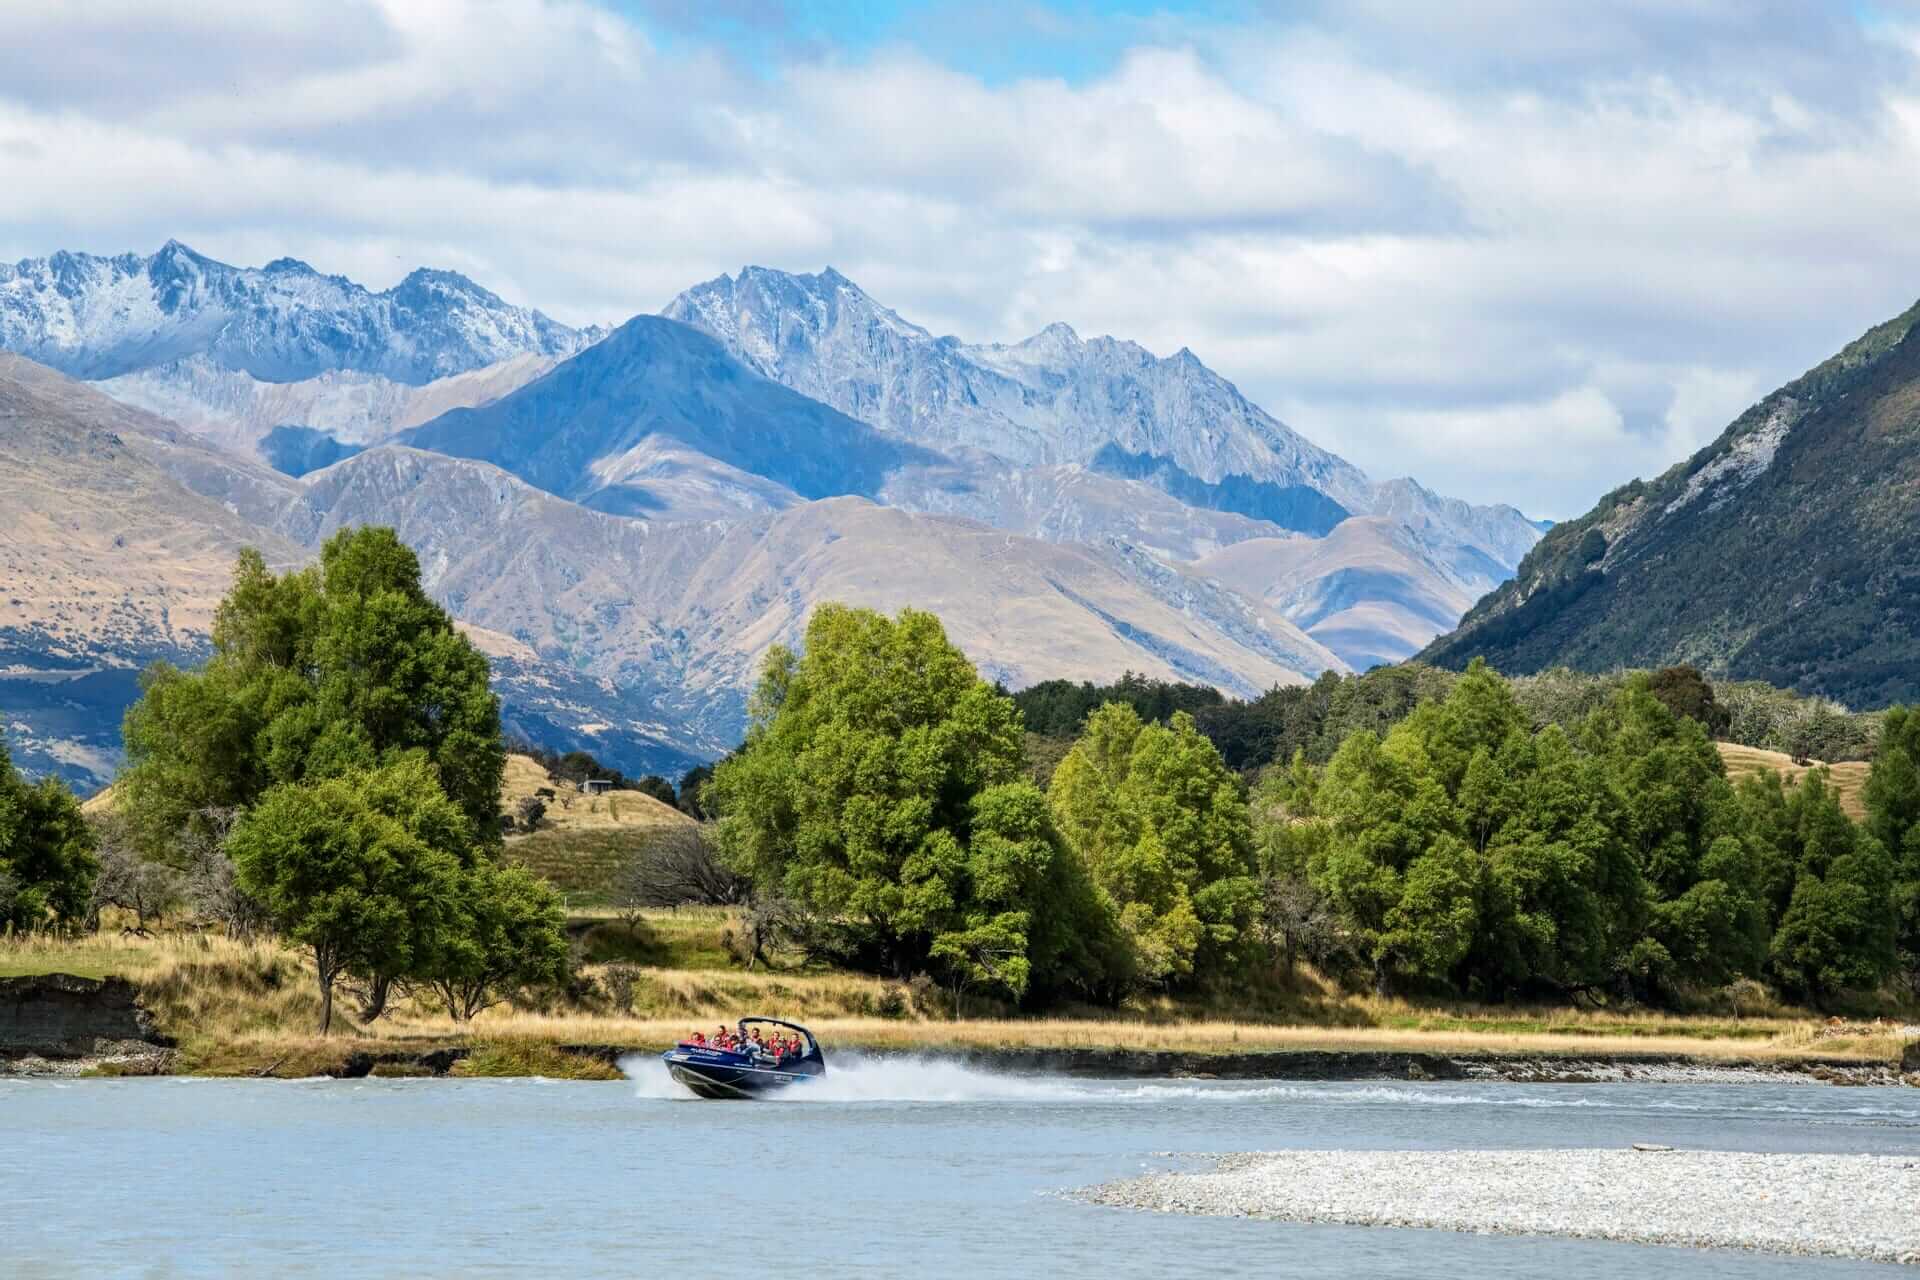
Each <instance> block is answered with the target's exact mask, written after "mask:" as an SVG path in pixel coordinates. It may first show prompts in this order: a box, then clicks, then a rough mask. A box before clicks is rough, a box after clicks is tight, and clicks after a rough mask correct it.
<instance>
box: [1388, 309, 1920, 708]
mask: <svg viewBox="0 0 1920 1280" xmlns="http://www.w3.org/2000/svg"><path fill="white" fill-rule="evenodd" d="M1916 319H1920V307H1915V308H1913V309H1911V310H1909V311H1907V312H1906V313H1905V314H1903V315H1901V316H1899V317H1897V318H1896V319H1893V320H1890V321H1888V322H1887V323H1885V324H1882V325H1880V326H1878V327H1877V328H1875V329H1873V330H1871V331H1869V332H1868V333H1867V334H1866V335H1864V336H1863V337H1861V338H1860V339H1859V340H1858V341H1856V342H1854V343H1852V344H1851V345H1849V346H1848V347H1847V348H1846V349H1845V350H1843V351H1842V352H1840V354H1838V355H1836V356H1834V357H1833V358H1832V359H1830V360H1828V361H1826V362H1825V363H1823V364H1821V365H1820V366H1819V367H1817V368H1815V369H1814V370H1812V371H1811V372H1809V373H1807V374H1806V375H1804V376H1803V377H1801V378H1799V379H1797V380H1795V381H1794V382H1791V383H1789V384H1788V385H1786V386H1785V387H1782V388H1781V389H1780V390H1778V391H1776V392H1774V393H1773V394H1772V395H1770V396H1768V397H1767V398H1766V399H1764V400H1762V401H1761V402H1760V403H1759V404H1757V405H1755V406H1754V407H1753V408H1751V409H1749V410H1748V411H1747V412H1746V413H1744V414H1742V415H1741V416H1740V417H1739V418H1738V419H1737V420H1735V421H1734V423H1733V424H1732V425H1731V426H1729V427H1728V428H1727V430H1726V431H1725V432H1724V433H1723V434H1722V435H1721V436H1720V438H1719V439H1718V440H1716V441H1715V442H1714V443H1713V444H1711V445H1709V446H1708V447H1707V448H1705V449H1703V450H1701V451H1700V452H1699V453H1697V454H1695V455H1694V456H1693V457H1692V458H1691V459H1689V460H1688V461H1686V462H1685V463H1682V464H1680V465H1678V466H1675V467H1674V468H1673V469H1672V470H1670V471H1668V472H1666V473H1665V474H1663V475H1661V476H1660V477H1658V478H1657V479H1654V480H1651V481H1639V480H1636V481H1634V482H1633V483H1632V484H1629V485H1627V486H1625V487H1623V488H1621V489H1618V490H1615V491H1614V492H1613V493H1610V494H1608V495H1607V496H1606V497H1605V498H1603V499H1601V501H1600V503H1599V505H1597V506H1596V507H1595V508H1594V509H1593V510H1592V511H1590V512H1588V513H1587V514H1586V515H1585V516H1582V517H1581V518H1580V519H1578V520H1572V521H1568V522H1567V523H1565V524H1561V525H1558V526H1556V527H1555V528H1554V529H1553V530H1552V531H1551V532H1550V533H1548V535H1547V536H1546V537H1545V538H1544V539H1543V540H1542V541H1541V542H1540V543H1539V545H1538V546H1536V547H1535V548H1534V549H1533V551H1532V552H1530V553H1529V554H1528V555H1527V557H1526V559H1525V560H1524V561H1522V563H1521V565H1520V569H1519V572H1518V574H1517V576H1516V577H1515V578H1514V579H1513V580H1512V581H1510V582H1508V583H1506V584H1504V585H1503V586H1501V587H1499V588H1497V589H1496V590H1494V591H1493V592H1492V593H1491V594H1489V595H1488V596H1486V597H1485V598H1484V599H1482V600H1481V601H1480V602H1479V603H1478V604H1477V605H1475V606H1474V608H1473V610H1472V611H1471V612H1469V613H1468V614H1467V616H1466V618H1465V619H1464V620H1463V621H1462V622H1461V624H1460V626H1459V627H1458V628H1457V629H1456V630H1455V631H1454V632H1453V633H1452V634H1450V635H1447V636H1443V637H1442V638H1441V639H1439V640H1436V641H1435V642H1434V643H1433V644H1432V645H1430V646H1429V647H1428V648H1427V649H1426V651H1425V652H1424V654H1423V655H1422V656H1423V657H1424V658H1426V659H1427V660H1429V661H1432V662H1436V663H1440V664H1442V665H1445V666H1450V667H1456V668H1457V667H1462V666H1464V665H1466V663H1467V662H1468V661H1469V660H1471V659H1472V658H1475V657H1484V658H1486V659H1487V660H1488V661H1489V662H1491V663H1493V664H1494V665H1495V666H1497V667H1499V668H1500V669H1501V670H1503V671H1508V672H1513V673H1522V672H1531V671H1539V670H1542V669H1544V668H1547V667H1552V666H1561V665H1564V666H1572V667H1577V668H1581V669H1583V670H1589V671H1605V670H1609V669H1612V668H1615V667H1620V666H1643V667H1644V666H1658V665H1660V664H1663V663H1675V662H1689V663H1693V664H1695V665H1697V666H1699V667H1700V668H1702V669H1703V670H1705V671H1707V672H1708V673H1709V674H1712V675H1726V676H1731V677H1735V678H1739V679H1754V680H1765V681H1767V682H1769V683H1771V684H1775V685H1779V686H1782V687H1787V688H1793V689H1798V690H1801V691H1803V692H1808V693H1819V694H1824V695H1827V696H1829V697H1833V698H1837V699H1839V700H1841V701H1843V702H1847V703H1849V704H1851V705H1854V706H1868V707H1879V706H1886V705H1888V704H1889V703H1893V702H1896V701H1902V700H1912V699H1913V698H1915V697H1916V696H1920V503H1916V500H1915V499H1916V493H1920V337H1916V336H1915V335H1914V334H1913V328H1914V323H1915V321H1916Z"/></svg>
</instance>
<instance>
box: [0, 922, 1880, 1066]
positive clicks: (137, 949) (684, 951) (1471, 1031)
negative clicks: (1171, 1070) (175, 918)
mask: <svg viewBox="0 0 1920 1280" xmlns="http://www.w3.org/2000/svg"><path fill="white" fill-rule="evenodd" d="M730 926H731V922H730V919H729V917H728V915H727V914H726V913H725V912H722V911H717V910H704V911H688V910H682V911H678V912H667V911H656V912H648V913H646V914H645V916H644V918H643V919H642V920H641V921H640V928H639V929H638V930H637V931H636V932H635V934H634V935H633V936H634V937H635V938H637V939H638V941H636V942H632V943H620V942H618V941H616V940H615V936H616V935H618V934H621V933H623V932H625V931H626V928H627V926H626V925H625V924H624V923H623V922H621V921H619V920H617V919H615V918H613V917H612V916H611V915H609V914H607V913H600V914H588V915H585V916H583V917H581V918H579V919H576V920H575V921H574V922H573V924H572V930H573V932H574V935H575V937H576V938H578V939H582V940H583V945H584V946H585V948H586V950H587V953H588V954H587V962H586V963H585V964H584V965H583V967H582V970H581V973H582V978H583V982H582V983H581V984H580V985H579V986H578V988H577V989H576V990H575V992H573V993H572V994H571V996H570V997H569V998H568V999H565V1000H560V999H555V1000H553V1001H552V1002H550V1003H548V1004H546V1005H544V1006H529V1007H520V1008H514V1007H507V1006H501V1007H497V1008H495V1009H491V1010H488V1011H486V1012H484V1013H482V1014H481V1015H480V1016H479V1017H478V1018H476V1019H475V1020H474V1021H473V1022H472V1023H471V1024H470V1025H467V1026H461V1025H459V1024H456V1023H455V1022H453V1021H452V1020H451V1019H449V1018H448V1017H447V1015H446V1014H445V1012H444V1010H442V1009H440V1008H439V1007H437V1006H436V1005H435V1004H433V1003H432V1002H431V1001H429V1000H427V999H425V998H420V997H410V996H403V997H401V998H400V999H399V1000H397V1001H396V1002H395V1006H394V1007H393V1008H392V1010H391V1011H390V1012H389V1013H388V1014H387V1015H386V1016H385V1017H383V1018H381V1019H380V1020H378V1021H377V1022H375V1023H373V1024H371V1025H369V1026H360V1025H358V1024H356V1023H355V1022H354V1020H353V1019H352V1017H351V1016H350V1015H351V1013H352V1011H353V1009H354V1008H355V1005H354V1002H353V1000H352V999H351V998H350V997H347V998H342V999H341V1000H340V1002H339V1005H338V1006H337V1010H338V1011H337V1014H336V1016H337V1017H339V1015H340V1014H346V1015H349V1016H346V1017H344V1018H342V1019H341V1020H340V1021H339V1022H337V1023H336V1027H337V1030H336V1034H334V1035H332V1036H330V1037H327V1038H325V1039H321V1038H319V1037H316V1036H314V1035H313V1034H312V1033H311V1030H312V1027H313V1025H314V1022H315V1019H316V1017H317V1013H318V1007H319V1006H318V997H317V996H316V995H315V993H314V989H313V983H312V976H311V967H310V964H309V962H308V961H307V960H306V958H305V957H304V956H303V955H301V954H299V953H297V952H294V951H292V950H288V949H285V948H282V947H279V946H277V945H274V944H271V943H250V944H249V943H238V942H233V941H230V940H228V939H225V938H222V937H218V936H215V935H209V934H204V933H190V932H173V933H161V934H158V935H156V936H154V937H150V938H147V937H137V936H132V935H125V936H123V935H119V934H111V933H102V934H99V935H94V936H91V937H85V938H80V939H76V940H72V941H65V940H59V939H52V938H45V937H30V938H4V939H0V976H11V975H18V974H31V973H48V972H65V973H76V974H81V975H83V976H91V977H104V976H107V975H112V974H117V975H121V976H124V977H127V978H129V979H131V980H132V981H134V982H135V983H136V984H137V985H138V986H139V988H140V989H141V992H142V1000H143V1002H144V1003H145V1004H146V1005H147V1007H148V1008H149V1009H151V1010H152V1011H153V1012H154V1014H155V1016H156V1018H157V1019H158V1021H159V1023H160V1026H161V1029H162V1030H163V1031H165V1032H166V1033H168V1034H169V1035H171V1036H173V1037H174V1038H175V1039H177V1040H178V1041H179V1044H180V1054H179V1058H178V1062H177V1064H176V1069H178V1070H182V1071H190V1072H199V1073H205V1074H216V1075H256V1074H272V1075H281V1076H298V1075H305V1074H313V1073H315V1072H318V1071H321V1070H324V1069H326V1068H327V1067H328V1066H329V1065H331V1064H337V1063H339V1062H341V1061H342V1060H343V1059H344V1058H345V1057H346V1056H347V1055H348V1054H349V1053H352V1052H366V1053H370V1054H374V1055H381V1054H417V1053H422V1052H426V1051H428V1050H431V1049H435V1048H443V1047H446V1046H449V1045H463V1046H468V1047H470V1048H471V1049H472V1050H473V1053H472V1056H471V1057H470V1058H469V1059H468V1060H466V1061H465V1062H463V1063H461V1064H460V1066H459V1070H460V1071H461V1072H462V1073H468V1074H498V1075H525V1074H539V1075H561V1076H567V1075H578V1076H584V1077H588V1078H603V1077H605V1076H606V1075H607V1074H608V1071H609V1069H608V1068H606V1067H604V1066H603V1065H599V1064H596V1063H593V1062H591V1061H585V1060H580V1059H577V1058H575V1057H574V1056H572V1055H567V1054H563V1053H560V1052H559V1051H558V1049H557V1046H561V1045H585V1044H593V1045H619V1046H626V1047H631V1048H635V1049H658V1048H663V1047H665V1046H667V1045H669V1044H671V1043H673V1042H674V1041H675V1040H677V1039H678V1038H679V1037H680V1036H682V1035H684V1034H685V1033H686V1032H688V1031H689V1030H691V1029H692V1028H694V1027H696V1026H698V1027H711V1026H713V1025H714V1024H715V1023H718V1022H722V1021H727V1022H730V1021H732V1020H733V1019H735V1018H738V1017H740V1016H741V1015H743V1014H748V1013H767V1014H773V1015H775V1016H787V1017H791V1018H794V1019H796V1020H799V1021H802V1022H805V1023H806V1024H807V1025H808V1026H810V1027H812V1028H813V1029H814V1031H815V1032H816V1033H817V1034H819V1035H820V1036H821V1038H822V1039H823V1040H824V1041H825V1042H826V1043H827V1044H828V1045H829V1046H832V1047H837V1048H869V1049H891V1050H936V1051H937V1050H982V1049H1045V1048H1062V1049H1090V1048H1100V1049H1131V1050H1182V1051H1190V1052H1218V1053H1236V1052H1249V1051H1257V1050H1286V1049H1322V1050H1328V1049H1340V1050H1381V1051H1422V1052H1433V1053H1445V1054H1466V1053H1487V1054H1508V1055H1528V1056H1532V1055H1545V1056H1553V1055H1558V1056H1587V1055H1605V1054H1609V1053H1623V1052H1626V1053H1652V1054H1675V1055H1685V1056H1689V1057H1694V1058H1698V1059H1701V1060H1705V1061H1714V1060H1727V1059H1735V1058H1738V1059H1759V1060H1794V1059H1805V1058H1812V1057H1818V1058H1844V1059H1851V1060H1857V1061H1861V1062H1874V1061H1889V1060H1893V1059H1897V1057H1898V1055H1899V1052H1900V1041H1899V1038H1898V1036H1897V1035H1896V1034H1895V1033H1894V1032H1893V1030H1892V1029H1890V1028H1885V1027H1876V1026H1874V1025H1872V1024H1858V1023H1856V1024H1849V1025H1843V1026H1839V1027H1834V1026H1830V1025H1828V1024H1826V1023H1825V1022H1823V1021H1821V1020H1818V1019H1814V1018H1811V1017H1808V1016H1806V1015H1804V1014H1799V1013H1796V1011H1793V1010H1787V1009H1776V1008H1770V1009H1766V1010H1763V1011H1760V1012H1759V1013H1758V1014H1757V1015H1756V1016H1745V1017H1738V1018H1735V1017H1731V1016H1692V1017H1689V1016H1681V1015H1673V1014H1661V1013H1652V1012H1646V1011H1635V1012H1630V1013H1615V1012H1605V1011H1594V1010H1581V1009H1568V1008H1542V1009H1516V1008H1506V1007H1503V1008H1498V1009H1487V1008H1478V1007H1475V1006H1470V1005H1458V1004H1438V1003H1436V1004H1419V1003H1414V1002H1409V1001H1405V1000H1399V999H1382V998H1378V997H1374V996H1362V995H1352V994H1346V993H1342V992H1339V991H1336V990H1334V989H1332V988H1331V987H1329V986H1327V985H1326V984H1323V983H1320V982H1319V981H1317V980H1316V979H1314V978H1313V976H1312V975H1311V974H1307V975H1303V976H1302V978H1301V980H1300V981H1299V982H1297V983H1296V984H1294V986H1292V987H1291V988H1288V989H1285V990H1278V991H1275V992H1273V993H1270V994H1269V996H1268V997H1266V998H1265V999H1264V1000H1263V1002H1262V1003H1261V1004H1260V1006H1259V1007H1248V1008H1243V1009H1239V1010H1227V1009H1223V1008H1221V1007H1219V1006H1217V1005H1210V1004H1206V1003H1196V1002H1180V1001H1172V1000H1159V1001H1146V1002H1143V1003H1140V1004H1138V1005H1136V1006H1133V1007H1130V1008H1128V1009H1125V1010H1123V1011H1120V1012H1114V1011H1107V1010H1093V1009H1082V1010H1068V1011H1064V1012H1063V1014H1062V1015H1061V1016H1055V1017H1048V1018H1017V1017H1008V1016H995V1011H994V1009H993V1008H992V1007H990V1006H987V1005H985V1004H981V1005H979V1006H976V1007H971V1008H969V1009H968V1010H967V1012H968V1013H970V1014H974V1015H977V1016H970V1017H965V1018H959V1019H956V1018H953V1017H951V1016H949V1010H948V1009H947V1008H946V1007H945V1004H944V1001H943V1000H942V999H941V998H940V996H939V994H938V993H937V992H933V991H931V990H929V989H927V988H926V987H925V986H919V987H914V986H908V985H904V984H899V983H892V982H887V981H883V980H881V979H877V978H871V977H865V976H861V975H856V974H848V973H837V972H824V971H803V970H800V969H795V968H785V969H772V970H769V969H766V968H764V967H763V968H761V969H759V970H757V971H754V972H747V971H745V970H742V969H740V968H738V967H730V961H728V960H727V959H726V948H725V945H724V935H725V934H726V932H727V930H728V929H729V928H730ZM596 948H597V949H598V950H600V951H601V952H602V956H601V958H598V959H596V958H594V957H593V955H592V952H593V951H594V950H595V949H596ZM623 948H625V949H627V950H629V951H632V952H635V953H638V954H640V955H644V956H646V957H649V958H650V959H651V960H652V961H653V962H652V963H638V962H635V960H634V959H633V958H630V957H629V956H628V955H625V954H620V953H621V952H622V950H623ZM609 953H611V954H609ZM1000 1013H1001V1015H1004V1013H1005V1011H1004V1010H1002V1011H1000ZM380 1069H381V1070H382V1071H383V1072H384V1071H388V1070H392V1071H393V1072H395V1073H398V1074H409V1073H410V1072H409V1071H408V1070H407V1069H405V1068H403V1067H394V1068H387V1067H382V1068H380Z"/></svg>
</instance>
